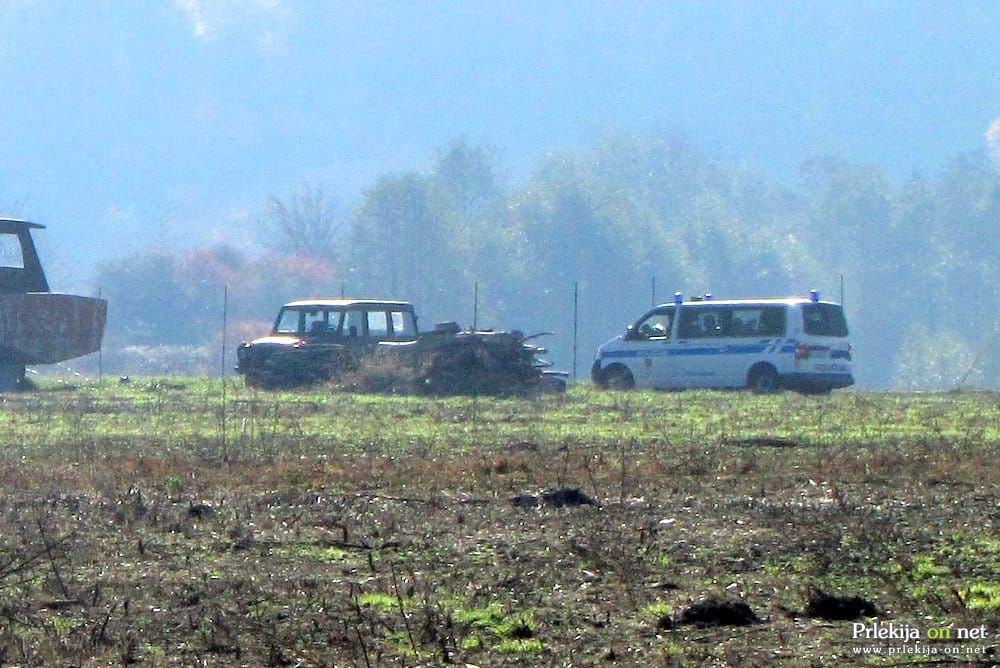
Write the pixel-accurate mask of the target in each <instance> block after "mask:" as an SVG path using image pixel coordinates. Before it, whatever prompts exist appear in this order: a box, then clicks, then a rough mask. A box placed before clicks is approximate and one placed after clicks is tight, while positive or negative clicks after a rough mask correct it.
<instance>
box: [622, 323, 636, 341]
mask: <svg viewBox="0 0 1000 668" xmlns="http://www.w3.org/2000/svg"><path fill="white" fill-rule="evenodd" d="M637 338H638V336H637V335H636V331H635V325H629V326H628V327H626V328H625V340H626V341H633V340H635V339H637Z"/></svg>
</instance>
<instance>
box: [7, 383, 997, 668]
mask: <svg viewBox="0 0 1000 668" xmlns="http://www.w3.org/2000/svg"><path fill="white" fill-rule="evenodd" d="M218 390H219V387H218V386H217V385H211V384H206V383H183V382H178V381H162V380H161V381H147V380H140V381H133V383H131V384H130V385H128V386H112V385H108V386H98V387H94V386H84V387H79V388H75V389H68V390H65V389H64V390H60V388H59V387H58V386H54V385H53V386H49V387H45V386H43V387H42V388H41V390H40V391H39V392H37V393H35V394H31V395H22V396H15V397H4V398H3V406H4V411H3V413H2V419H0V438H2V440H3V442H4V444H5V450H4V454H3V455H2V456H0V476H2V477H0V479H2V480H3V481H4V484H3V488H2V490H0V662H6V663H17V664H21V665H52V664H67V663H73V664H79V663H84V664H87V665H117V664H123V663H130V662H139V663H142V664H144V665H177V664H190V665H233V664H237V665H239V664H245V665H275V666H277V665H295V664H297V663H298V664H302V665H331V664H335V665H358V666H369V665H371V666H374V665H385V664H410V665H416V664H421V665H428V664H438V663H445V662H455V663H459V664H461V663H462V662H469V663H474V664H478V665H537V664H558V665H566V664H580V665H588V664H594V663H597V662H600V661H605V660H608V661H612V660H613V661H615V662H618V663H622V664H649V663H654V664H667V665H692V666H694V665H706V664H709V665H712V664H714V665H740V666H745V665H773V664H784V665H790V666H798V665H809V664H810V663H811V664H814V665H843V664H845V663H857V662H859V659H858V658H857V657H856V656H854V655H853V654H852V653H851V649H852V647H853V646H854V643H852V642H851V637H850V622H848V621H844V622H826V621H822V620H814V619H810V618H807V617H806V616H805V614H804V611H805V610H806V608H807V606H808V602H809V598H810V594H811V593H812V592H814V591H815V590H817V589H821V590H823V591H828V592H831V593H836V594H842V595H848V596H854V595H858V596H863V597H864V598H866V599H868V600H871V601H872V602H874V603H875V605H876V607H877V608H878V610H879V612H880V614H881V615H882V620H883V621H893V622H895V623H910V624H912V625H917V626H920V627H921V628H926V627H928V626H930V625H934V626H948V625H951V626H975V625H979V624H987V625H988V626H989V627H990V628H991V631H992V632H993V633H995V631H996V628H997V622H998V621H1000V612H998V607H1000V606H998V605H997V604H996V603H995V602H994V603H992V604H991V603H990V601H992V600H994V599H991V598H990V597H991V594H990V592H992V591H995V588H996V585H997V575H996V574H997V573H998V572H1000V561H998V557H997V555H998V554H1000V543H998V541H997V539H996V536H997V530H996V526H995V524H994V523H995V517H996V509H997V506H996V503H997V497H996V491H997V482H998V480H997V472H996V462H997V461H998V454H1000V452H998V450H1000V448H998V433H997V424H1000V420H998V419H997V418H998V417H1000V409H998V401H997V398H998V397H997V395H996V394H995V393H979V394H972V393H967V394H955V395H876V394H856V395H854V394H845V395H841V396H835V397H832V398H823V399H811V398H803V397H798V396H795V395H787V396H785V395H783V396H780V397H763V398H761V397H754V396H748V395H742V394H734V393H685V394H652V393H632V394H620V393H594V392H586V391H574V392H572V393H570V394H569V395H567V396H563V397H543V398H540V399H538V400H533V401H527V400H505V401H486V400H471V399H448V400H440V399H439V400H429V399H415V398H395V397H366V396H329V395H325V394H322V393H318V392H317V393H309V394H307V393H286V394H254V393H246V392H244V391H243V390H236V389H234V388H230V390H229V393H228V403H227V405H226V408H225V413H224V414H223V411H222V407H221V404H220V403H219V392H218ZM559 487H575V488H579V489H581V490H582V491H583V492H584V493H585V494H587V495H588V496H590V497H593V498H594V499H596V500H597V501H598V504H599V505H594V506H590V505H584V506H579V507H563V508H554V507H551V506H547V505H545V504H540V505H539V506H538V507H515V506H514V505H512V504H511V502H510V500H511V498H513V497H515V496H517V495H521V494H538V493H539V492H540V491H544V490H549V489H553V488H559ZM991 587H992V588H993V589H991ZM713 598H714V599H719V600H723V601H735V602H742V603H745V604H746V605H748V606H749V608H750V609H751V610H752V611H753V613H755V614H756V615H757V616H758V617H759V618H760V619H761V620H762V621H761V622H759V623H755V624H752V625H750V626H745V627H730V626H722V627H714V628H700V627H698V626H696V625H690V624H684V623H681V622H683V620H684V615H683V614H682V613H683V611H684V610H685V609H686V608H688V607H690V606H691V605H693V604H695V603H698V602H699V601H702V600H706V599H713ZM665 619H666V620H668V621H669V622H670V623H669V624H665V623H664V620H665ZM984 644H985V645H991V646H995V645H996V636H995V635H993V637H992V639H991V640H990V641H989V642H987V643H984ZM994 658H995V657H994Z"/></svg>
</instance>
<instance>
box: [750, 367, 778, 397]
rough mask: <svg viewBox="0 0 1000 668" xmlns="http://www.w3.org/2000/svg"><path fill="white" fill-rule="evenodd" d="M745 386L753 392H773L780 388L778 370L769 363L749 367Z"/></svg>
mask: <svg viewBox="0 0 1000 668" xmlns="http://www.w3.org/2000/svg"><path fill="white" fill-rule="evenodd" d="M747 387H749V388H750V391H751V392H753V393H754V394H774V393H775V392H778V391H780V390H781V378H779V377H778V370H777V369H775V368H774V367H773V366H771V365H770V364H760V365H758V366H755V367H754V368H752V369H750V373H749V374H748V375H747Z"/></svg>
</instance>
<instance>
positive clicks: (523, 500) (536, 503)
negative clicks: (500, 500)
mask: <svg viewBox="0 0 1000 668" xmlns="http://www.w3.org/2000/svg"><path fill="white" fill-rule="evenodd" d="M510 504H511V505H512V506H514V507H515V508H538V507H540V506H550V507H552V508H563V507H565V506H596V505H597V502H596V501H594V500H593V499H592V498H590V497H589V496H587V495H586V494H584V493H583V492H581V491H580V490H579V489H577V488H575V487H561V488H559V489H554V490H552V491H551V492H545V493H544V494H541V495H538V496H536V495H534V494H519V495H518V496H515V497H513V498H512V499H511V500H510Z"/></svg>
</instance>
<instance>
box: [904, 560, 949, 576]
mask: <svg viewBox="0 0 1000 668" xmlns="http://www.w3.org/2000/svg"><path fill="white" fill-rule="evenodd" d="M950 574H951V571H950V570H949V569H948V568H947V567H945V566H939V565H938V564H936V563H935V562H934V557H933V556H931V555H926V554H924V555H920V556H918V557H915V558H914V559H913V577H914V579H916V580H931V579H933V578H936V577H940V576H942V575H950Z"/></svg>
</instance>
